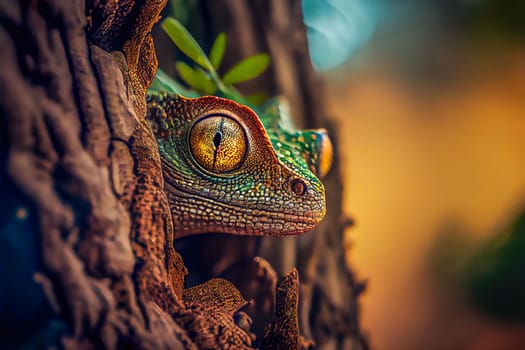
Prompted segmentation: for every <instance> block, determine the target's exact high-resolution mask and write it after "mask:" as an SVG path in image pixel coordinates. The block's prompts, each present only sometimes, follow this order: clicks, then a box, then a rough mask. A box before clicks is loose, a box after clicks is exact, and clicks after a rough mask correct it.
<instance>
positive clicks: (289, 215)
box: [165, 179, 325, 238]
mask: <svg viewBox="0 0 525 350" xmlns="http://www.w3.org/2000/svg"><path fill="white" fill-rule="evenodd" d="M165 186H166V193H167V194H168V201H169V204H170V207H171V212H172V217H173V221H174V225H175V238H180V237H186V236H190V235H197V234H206V233H227V234H233V235H243V236H263V235H270V236H290V235H299V234H303V233H306V232H308V231H311V230H312V229H314V228H315V226H316V225H317V224H318V223H319V222H320V221H321V220H322V219H323V217H324V215H325V207H324V198H321V200H320V201H317V202H315V203H313V204H312V205H311V206H310V207H309V208H308V210H303V211H302V212H299V213H298V212H297V210H295V211H292V210H288V211H281V210H275V209H271V208H264V209H263V208H260V209H250V208H247V207H245V206H240V205H234V204H231V203H227V202H225V201H221V200H217V199H215V198H208V197H206V196H204V195H203V194H200V193H195V192H190V191H187V190H185V189H184V188H181V186H178V185H177V183H174V181H171V180H170V179H166V182H165ZM192 203H199V204H198V205H192Z"/></svg>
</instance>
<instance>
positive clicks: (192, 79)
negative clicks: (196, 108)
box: [175, 61, 202, 90]
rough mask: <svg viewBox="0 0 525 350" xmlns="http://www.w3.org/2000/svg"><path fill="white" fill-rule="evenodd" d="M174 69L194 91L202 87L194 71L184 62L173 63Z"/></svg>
mask: <svg viewBox="0 0 525 350" xmlns="http://www.w3.org/2000/svg"><path fill="white" fill-rule="evenodd" d="M175 68H176V69H177V72H178V73H179V75H180V77H181V79H182V80H184V82H185V83H186V84H188V85H189V86H190V87H191V88H193V89H195V90H199V89H200V88H201V86H202V84H201V82H200V81H199V77H198V76H197V74H196V70H194V69H193V68H191V67H190V66H188V65H187V64H186V63H185V62H182V61H178V62H176V63H175Z"/></svg>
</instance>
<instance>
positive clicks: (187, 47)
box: [162, 18, 213, 72]
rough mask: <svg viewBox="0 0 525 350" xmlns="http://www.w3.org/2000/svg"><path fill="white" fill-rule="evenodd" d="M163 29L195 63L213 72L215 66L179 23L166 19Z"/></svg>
mask: <svg viewBox="0 0 525 350" xmlns="http://www.w3.org/2000/svg"><path fill="white" fill-rule="evenodd" d="M162 29H164V31H165V32H166V33H167V34H168V35H169V37H170V38H171V40H172V41H173V42H174V43H175V45H177V47H178V48H179V49H180V50H181V51H182V52H184V53H185V54H186V55H187V56H188V57H190V58H191V59H192V60H194V61H195V63H197V64H198V65H200V66H201V67H203V68H205V69H206V70H208V71H210V72H211V71H213V66H212V65H211V63H210V61H209V60H208V57H206V55H205V54H204V52H203V51H202V49H201V47H200V46H199V44H198V43H197V41H195V39H194V38H193V36H192V35H191V34H190V33H189V32H188V31H187V30H186V28H184V26H183V25H182V24H181V23H180V22H179V21H177V20H176V19H174V18H166V19H165V20H164V21H163V22H162Z"/></svg>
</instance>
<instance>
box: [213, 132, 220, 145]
mask: <svg viewBox="0 0 525 350" xmlns="http://www.w3.org/2000/svg"><path fill="white" fill-rule="evenodd" d="M221 140H222V134H221V132H220V131H217V132H216V133H215V136H214V137H213V145H214V146H215V148H219V145H220V144H221Z"/></svg>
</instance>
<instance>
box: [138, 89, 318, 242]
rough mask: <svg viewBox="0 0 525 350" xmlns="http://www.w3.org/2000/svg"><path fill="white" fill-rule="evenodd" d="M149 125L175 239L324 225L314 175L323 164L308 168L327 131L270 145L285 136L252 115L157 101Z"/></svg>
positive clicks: (239, 109)
mask: <svg viewBox="0 0 525 350" xmlns="http://www.w3.org/2000/svg"><path fill="white" fill-rule="evenodd" d="M148 119H149V120H150V123H151V125H152V129H153V131H154V133H155V136H156V138H157V143H158V146H159V152H160V156H161V161H162V167H163V173H164V180H165V190H166V193H167V196H168V201H169V203H170V207H171V211H172V217H173V221H174V225H175V229H176V236H177V237H183V236H188V235H192V234H200V233H214V232H218V233H232V234H241V235H263V234H268V235H293V234H301V233H304V232H307V231H310V230H312V229H313V228H314V227H315V226H316V225H317V224H318V223H319V221H321V219H322V218H323V217H324V215H325V197H324V187H323V185H322V183H321V182H320V180H319V179H318V178H317V176H316V175H315V174H314V172H313V171H315V169H317V168H316V166H318V165H319V164H321V163H323V162H319V161H318V160H314V161H313V163H312V162H309V161H308V160H311V159H312V158H316V157H312V155H313V154H314V153H318V152H317V150H316V148H315V147H321V146H322V144H323V142H321V143H319V142H317V141H316V140H318V139H319V138H322V137H321V134H322V131H312V134H297V135H295V134H294V135H292V134H287V135H286V136H285V141H289V140H290V138H291V137H292V136H295V137H296V138H299V137H300V138H301V139H305V138H306V139H308V142H305V143H304V144H302V145H300V147H294V146H293V143H291V142H281V141H279V140H277V139H275V140H272V139H271V137H281V138H282V135H278V134H277V133H276V130H272V131H271V132H267V130H266V129H265V127H264V126H263V124H262V122H261V120H260V119H259V117H258V116H257V114H255V112H253V111H252V110H251V109H250V108H248V107H246V106H243V105H240V104H237V103H236V102H234V101H231V100H227V99H223V98H219V97H212V96H206V97H200V98H192V99H190V98H184V97H181V96H178V95H172V94H151V95H149V96H148ZM316 132H317V133H320V134H316ZM299 133H301V132H299ZM306 133H308V132H306ZM312 135H315V136H314V137H313V138H312V137H311V136H312ZM314 141H316V142H314ZM299 143H300V142H299ZM303 146H304V147H303ZM308 152H309V154H310V155H309V156H306V157H305V156H304V154H308ZM325 163H326V162H325ZM312 164H313V167H312Z"/></svg>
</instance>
